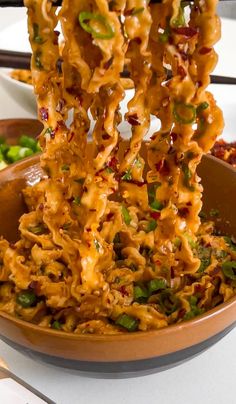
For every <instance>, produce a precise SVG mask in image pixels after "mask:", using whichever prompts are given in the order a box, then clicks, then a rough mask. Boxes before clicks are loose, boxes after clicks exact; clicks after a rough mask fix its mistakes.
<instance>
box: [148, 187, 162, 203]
mask: <svg viewBox="0 0 236 404" xmlns="http://www.w3.org/2000/svg"><path fill="white" fill-rule="evenodd" d="M160 185H161V184H160V183H157V184H152V185H150V187H149V188H148V200H149V203H151V202H153V201H154V200H155V199H156V190H157V188H159V186H160Z"/></svg>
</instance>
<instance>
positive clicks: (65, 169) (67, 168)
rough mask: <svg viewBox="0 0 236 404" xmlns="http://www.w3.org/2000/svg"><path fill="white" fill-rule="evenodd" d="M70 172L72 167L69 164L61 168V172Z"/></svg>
mask: <svg viewBox="0 0 236 404" xmlns="http://www.w3.org/2000/svg"><path fill="white" fill-rule="evenodd" d="M69 170H70V166H69V165H68V164H63V166H61V171H69Z"/></svg>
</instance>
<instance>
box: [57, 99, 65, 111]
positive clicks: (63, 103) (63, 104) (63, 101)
mask: <svg viewBox="0 0 236 404" xmlns="http://www.w3.org/2000/svg"><path fill="white" fill-rule="evenodd" d="M64 106H65V100H64V98H60V100H59V101H58V104H57V107H56V111H57V112H61V111H62V109H63V108H64Z"/></svg>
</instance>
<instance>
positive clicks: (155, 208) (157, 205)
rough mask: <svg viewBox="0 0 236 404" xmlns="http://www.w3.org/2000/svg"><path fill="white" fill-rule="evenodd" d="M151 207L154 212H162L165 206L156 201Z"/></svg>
mask: <svg viewBox="0 0 236 404" xmlns="http://www.w3.org/2000/svg"><path fill="white" fill-rule="evenodd" d="M150 207H151V208H152V210H155V211H156V212H159V211H160V210H162V209H163V207H164V205H163V204H162V203H161V202H160V201H158V200H157V199H155V201H153V202H152V203H150Z"/></svg>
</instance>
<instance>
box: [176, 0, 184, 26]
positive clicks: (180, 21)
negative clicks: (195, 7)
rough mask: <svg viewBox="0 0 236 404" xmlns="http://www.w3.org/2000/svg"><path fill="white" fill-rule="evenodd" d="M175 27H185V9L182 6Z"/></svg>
mask: <svg viewBox="0 0 236 404" xmlns="http://www.w3.org/2000/svg"><path fill="white" fill-rule="evenodd" d="M173 25H174V27H183V26H184V25H185V18H184V7H183V5H182V4H181V5H180V7H179V14H178V17H177V18H176V19H175V20H174V21H173Z"/></svg>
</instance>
